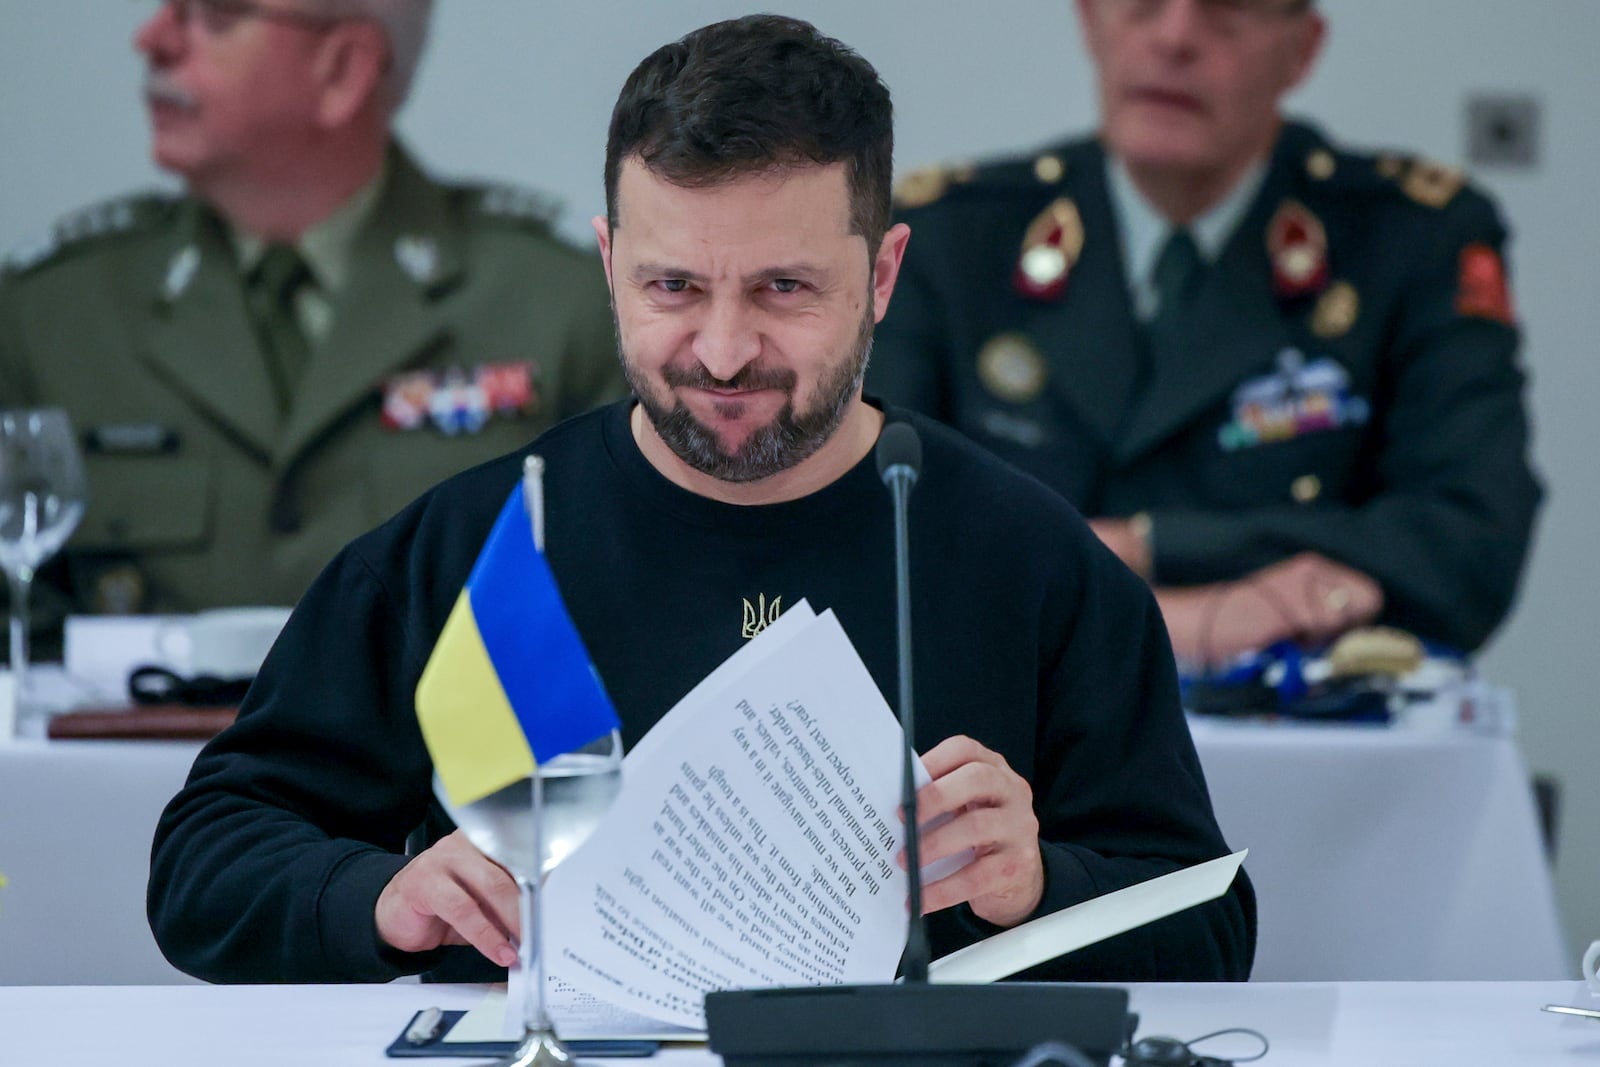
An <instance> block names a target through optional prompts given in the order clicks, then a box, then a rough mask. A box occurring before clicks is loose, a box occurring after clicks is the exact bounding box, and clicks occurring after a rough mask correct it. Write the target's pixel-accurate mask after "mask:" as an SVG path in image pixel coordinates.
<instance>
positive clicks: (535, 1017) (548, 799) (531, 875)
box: [433, 730, 622, 1067]
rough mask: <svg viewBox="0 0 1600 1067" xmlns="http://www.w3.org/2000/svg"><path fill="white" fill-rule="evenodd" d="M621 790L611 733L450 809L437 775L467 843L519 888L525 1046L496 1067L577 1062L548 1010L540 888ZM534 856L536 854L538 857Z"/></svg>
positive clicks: (617, 744)
mask: <svg viewBox="0 0 1600 1067" xmlns="http://www.w3.org/2000/svg"><path fill="white" fill-rule="evenodd" d="M621 788H622V735H621V734H619V733H618V732H617V731H615V730H612V731H611V732H610V733H608V734H607V735H606V736H604V737H602V738H600V739H599V740H597V741H594V742H591V743H590V744H588V745H585V746H584V747H583V748H580V749H577V750H576V751H573V752H568V753H566V754H564V755H561V756H557V757H555V758H554V759H550V760H546V761H545V762H544V763H542V764H540V765H539V766H538V767H537V768H536V769H535V771H534V773H533V774H532V775H530V776H529V777H527V778H523V779H521V780H519V781H516V782H512V783H511V784H510V785H508V786H506V787H504V788H502V789H499V790H497V791H496V792H493V793H490V794H489V795H488V796H485V797H483V798H481V799H479V800H475V801H473V802H472V803H471V804H467V805H464V806H459V805H456V804H452V803H451V801H450V798H449V795H448V794H447V793H446V792H445V790H444V787H443V785H442V784H441V783H440V781H439V779H438V777H437V776H436V777H435V778H434V780H433V791H434V794H435V795H436V796H437V797H438V798H439V801H440V803H442V804H443V805H444V808H445V811H446V812H448V813H449V815H450V817H451V818H452V819H454V820H455V823H456V825H457V826H458V827H460V828H461V830H462V832H463V833H465V834H466V835H467V840H469V841H471V842H472V843H473V844H474V845H476V846H477V848H478V850H479V851H480V852H482V853H483V854H484V855H485V856H488V857H489V858H490V859H492V860H494V861H495V862H496V863H498V864H500V866H502V867H504V868H505V869H506V870H507V871H509V872H510V873H511V877H512V878H513V879H515V880H516V883H517V896H518V905H519V908H518V910H519V915H520V918H521V922H522V937H521V939H520V941H519V942H518V944H517V957H518V962H519V964H520V965H521V967H522V973H523V976H524V977H525V978H526V991H525V995H524V997H523V1000H522V1003H521V1005H520V1008H521V1011H522V1032H523V1037H522V1042H521V1043H520V1044H519V1045H518V1046H517V1050H516V1051H515V1052H513V1053H512V1054H511V1055H510V1056H509V1057H507V1058H506V1059H503V1060H500V1061H498V1062H497V1063H496V1064H495V1065H494V1067H556V1065H559V1064H570V1063H572V1062H574V1058H573V1055H572V1053H571V1051H569V1050H568V1049H567V1047H566V1046H565V1045H563V1044H562V1043H561V1039H560V1038H558V1037H557V1036H556V1031H555V1026H554V1025H553V1024H552V1023H551V1020H550V1016H549V1013H548V1012H546V1010H545V988H544V987H545V975H544V966H545V953H544V928H543V926H542V917H541V914H540V912H541V908H540V898H541V896H542V894H541V893H540V892H539V889H540V886H541V884H542V883H543V881H544V878H545V877H546V876H548V875H549V874H550V872H551V871H552V870H554V869H555V867H556V865H557V864H559V863H560V862H561V861H562V860H564V859H566V858H567V857H568V856H570V855H571V854H572V853H573V852H574V851H575V850H576V849H577V847H578V846H579V845H581V844H583V842H584V841H585V840H586V839H587V838H588V836H589V835H590V834H591V833H593V832H594V829H595V827H596V826H598V825H599V824H600V820H601V819H602V818H604V817H605V813H606V811H607V810H608V809H609V808H610V807H611V802H612V801H613V800H615V799H616V796H617V791H618V790H619V789H621ZM535 857H538V859H536V858H535Z"/></svg>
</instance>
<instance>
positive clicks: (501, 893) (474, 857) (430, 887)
mask: <svg viewBox="0 0 1600 1067" xmlns="http://www.w3.org/2000/svg"><path fill="white" fill-rule="evenodd" d="M375 918H376V920H377V924H378V936H379V937H380V938H382V939H383V941H384V943H385V944H388V945H392V946H393V947H395V948H397V949H399V950H400V951H402V952H425V951H427V950H428V949H432V948H438V947H439V946H440V945H471V946H473V947H474V948H476V949H477V950H478V951H479V952H481V953H483V954H484V955H485V956H487V957H488V958H489V959H491V960H493V961H494V962H496V963H498V964H501V965H502V966H507V967H509V966H510V965H511V964H513V963H515V962H516V960H517V948H516V938H517V934H518V925H519V924H518V919H517V885H516V882H514V881H512V878H511V875H509V874H507V873H506V871H505V868H503V867H501V866H499V865H498V864H496V863H494V862H493V861H491V860H489V859H488V858H487V857H486V856H484V854H483V853H482V852H479V851H478V850H477V848H476V847H474V846H473V844H472V842H470V841H468V840H467V838H466V835H465V834H463V833H462V832H461V831H460V830H457V831H456V832H455V833H453V834H451V835H450V836H449V837H446V838H442V839H440V840H439V841H437V842H435V843H434V845H433V847H431V848H429V849H427V850H426V851H424V852H422V853H420V854H419V855H417V856H416V857H414V858H413V859H412V860H411V862H410V863H407V864H406V865H405V866H404V867H402V868H400V873H398V874H396V875H395V876H394V877H393V878H392V879H390V880H389V884H388V885H386V886H384V887H383V892H382V893H380V894H379V895H378V906H377V909H376V915H375Z"/></svg>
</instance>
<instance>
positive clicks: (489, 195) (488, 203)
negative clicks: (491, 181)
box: [462, 185, 562, 230]
mask: <svg viewBox="0 0 1600 1067" xmlns="http://www.w3.org/2000/svg"><path fill="white" fill-rule="evenodd" d="M462 192H463V193H464V194H465V196H466V204H467V210H468V212H469V213H470V214H471V215H473V216H476V217H477V218H480V219H486V220H490V221H497V222H510V223H517V224H521V225H524V226H528V227H531V228H534V229H539V230H548V229H550V228H551V226H553V225H554V223H555V220H556V218H557V216H559V215H560V214H561V207H562V204H561V201H560V200H559V199H557V198H556V197H554V196H552V195H550V194H549V193H543V192H540V191H538V190H536V189H526V188H523V187H521V186H516V185H477V186H467V187H465V188H464V189H463V190H462Z"/></svg>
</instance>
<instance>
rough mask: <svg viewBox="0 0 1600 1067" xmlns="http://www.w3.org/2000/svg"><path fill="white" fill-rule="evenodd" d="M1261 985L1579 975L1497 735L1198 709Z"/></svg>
mask: <svg viewBox="0 0 1600 1067" xmlns="http://www.w3.org/2000/svg"><path fill="white" fill-rule="evenodd" d="M1192 725H1193V727H1194V733H1195V742H1196V747H1197V748H1198V749H1199V752H1200V760H1201V763H1202V764H1203V766H1204V767H1205V772H1206V781H1207V783H1208V784H1209V785H1210V787H1211V798H1212V804H1213V806H1214V807H1215V808H1216V812H1217V820H1218V822H1219V823H1220V824H1221V826H1222V830H1223V833H1224V834H1225V835H1226V836H1227V839H1228V843H1229V844H1230V845H1231V846H1233V847H1234V848H1248V849H1250V858H1249V859H1247V860H1246V861H1245V869H1246V870H1247V871H1249V872H1250V877H1251V879H1252V880H1253V881H1254V883H1255V887H1256V896H1257V901H1258V906H1259V918H1260V926H1259V940H1258V943H1257V947H1256V964H1255V970H1254V973H1253V977H1254V978H1256V979H1257V980H1263V981H1342V980H1351V981H1368V980H1377V979H1388V980H1397V981H1427V980H1449V979H1461V980H1473V979H1486V980H1538V979H1546V978H1563V977H1576V976H1577V973H1578V968H1577V958H1576V957H1575V956H1569V955H1568V952H1567V949H1566V947H1565V945H1564V943H1563V939H1562V935H1561V928H1560V923H1559V921H1558V918H1557V912H1556V905H1555V892H1554V889H1553V887H1552V884H1551V878H1550V869H1549V865H1548V863H1547V862H1546V860H1545V857H1544V853H1543V845H1542V842H1541V840H1540V837H1539V827H1538V818H1537V815H1536V813H1535V808H1534V803H1533V797H1532V793H1531V791H1530V789H1529V785H1528V776H1527V771H1526V770H1525V769H1524V767H1523V763H1522V759H1521V756H1520V755H1519V754H1518V752H1517V749H1516V745H1515V743H1514V742H1513V741H1512V740H1511V739H1510V738H1505V737H1486V736H1482V735H1477V734H1471V733H1448V734H1424V733H1407V732H1405V731H1393V730H1384V729H1379V728H1372V727H1329V726H1304V727H1302V726H1259V725H1250V724H1239V723H1231V722H1210V721H1196V722H1194V723H1193V724H1192Z"/></svg>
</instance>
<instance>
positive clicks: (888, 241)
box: [872, 222, 911, 322]
mask: <svg viewBox="0 0 1600 1067" xmlns="http://www.w3.org/2000/svg"><path fill="white" fill-rule="evenodd" d="M910 240H911V227H910V226H907V225H906V224H905V223H903V222H897V223H895V224H894V225H893V226H890V227H889V230H888V232H887V233H885V234H884V235H883V240H882V241H880V242H878V254H877V255H875V256H873V257H872V321H874V322H882V321H883V316H884V315H886V314H887V313H888V311H889V297H890V296H892V295H893V294H894V283H895V281H896V280H897V279H898V278H899V277H900V264H901V262H902V261H903V260H904V259H905V255H906V244H907V242H909V241H910Z"/></svg>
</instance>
